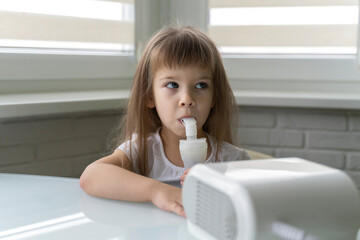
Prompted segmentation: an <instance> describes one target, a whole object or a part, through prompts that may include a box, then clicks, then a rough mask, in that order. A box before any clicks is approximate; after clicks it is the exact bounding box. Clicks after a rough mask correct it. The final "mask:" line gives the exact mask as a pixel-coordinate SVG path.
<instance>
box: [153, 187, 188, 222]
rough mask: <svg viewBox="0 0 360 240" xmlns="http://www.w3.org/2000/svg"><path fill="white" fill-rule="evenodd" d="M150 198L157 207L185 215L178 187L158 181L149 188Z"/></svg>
mask: <svg viewBox="0 0 360 240" xmlns="http://www.w3.org/2000/svg"><path fill="white" fill-rule="evenodd" d="M150 198H151V202H152V203H153V204H154V205H155V206H157V207H158V208H160V209H162V210H165V211H170V212H174V213H176V214H178V215H180V216H182V217H186V215H185V212H184V207H183V205H182V197H181V189H180V188H177V187H173V186H171V185H168V184H165V183H161V182H159V183H157V184H156V185H155V186H154V187H153V189H152V190H151V194H150Z"/></svg>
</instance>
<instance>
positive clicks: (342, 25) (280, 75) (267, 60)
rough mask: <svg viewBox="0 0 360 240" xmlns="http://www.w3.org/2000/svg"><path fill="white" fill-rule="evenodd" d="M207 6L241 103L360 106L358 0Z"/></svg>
mask: <svg viewBox="0 0 360 240" xmlns="http://www.w3.org/2000/svg"><path fill="white" fill-rule="evenodd" d="M207 7H208V11H209V25H208V31H209V35H210V36H211V37H212V38H213V39H214V41H215V42H216V43H217V44H218V46H219V49H220V51H221V52H222V56H223V60H224V65H225V68H226V71H227V73H228V77H229V79H230V83H231V85H232V87H233V90H234V91H235V92H236V94H237V96H239V97H238V100H239V101H240V102H242V103H244V104H249V105H263V106H268V105H277V106H302V107H333V108H347V107H349V108H356V109H358V108H359V107H358V106H360V95H359V89H360V68H359V61H358V59H357V53H358V40H357V36H358V32H359V30H358V27H359V26H358V21H359V20H358V19H359V18H358V7H359V6H358V1H357V0H294V1H288V0H208V6H207ZM273 99H276V101H273ZM333 100H334V101H335V104H334V101H333ZM296 101H298V102H296ZM343 103H344V104H343Z"/></svg>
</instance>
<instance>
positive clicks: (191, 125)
mask: <svg viewBox="0 0 360 240" xmlns="http://www.w3.org/2000/svg"><path fill="white" fill-rule="evenodd" d="M181 122H182V123H183V124H184V126H185V131H186V140H180V145H179V148H180V155H181V159H182V160H183V162H184V168H185V169H188V168H191V167H192V166H194V165H195V164H197V163H203V162H205V160H206V155H207V143H206V138H199V139H198V138H197V127H196V120H195V118H182V119H181Z"/></svg>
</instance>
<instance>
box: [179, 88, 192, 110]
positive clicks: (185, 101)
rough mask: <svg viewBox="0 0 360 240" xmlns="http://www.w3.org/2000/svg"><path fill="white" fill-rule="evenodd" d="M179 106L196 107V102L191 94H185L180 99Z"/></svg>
mask: <svg viewBox="0 0 360 240" xmlns="http://www.w3.org/2000/svg"><path fill="white" fill-rule="evenodd" d="M179 105H180V106H181V107H194V106H195V101H194V98H193V97H192V96H191V94H190V93H189V92H185V93H184V94H183V95H182V98H181V99H180V102H179Z"/></svg>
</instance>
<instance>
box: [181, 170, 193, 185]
mask: <svg viewBox="0 0 360 240" xmlns="http://www.w3.org/2000/svg"><path fill="white" fill-rule="evenodd" d="M190 169H191V168H188V169H186V170H185V172H184V174H183V175H181V177H180V185H181V186H182V185H183V184H184V181H185V178H186V175H187V174H188V172H189V171H190Z"/></svg>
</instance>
